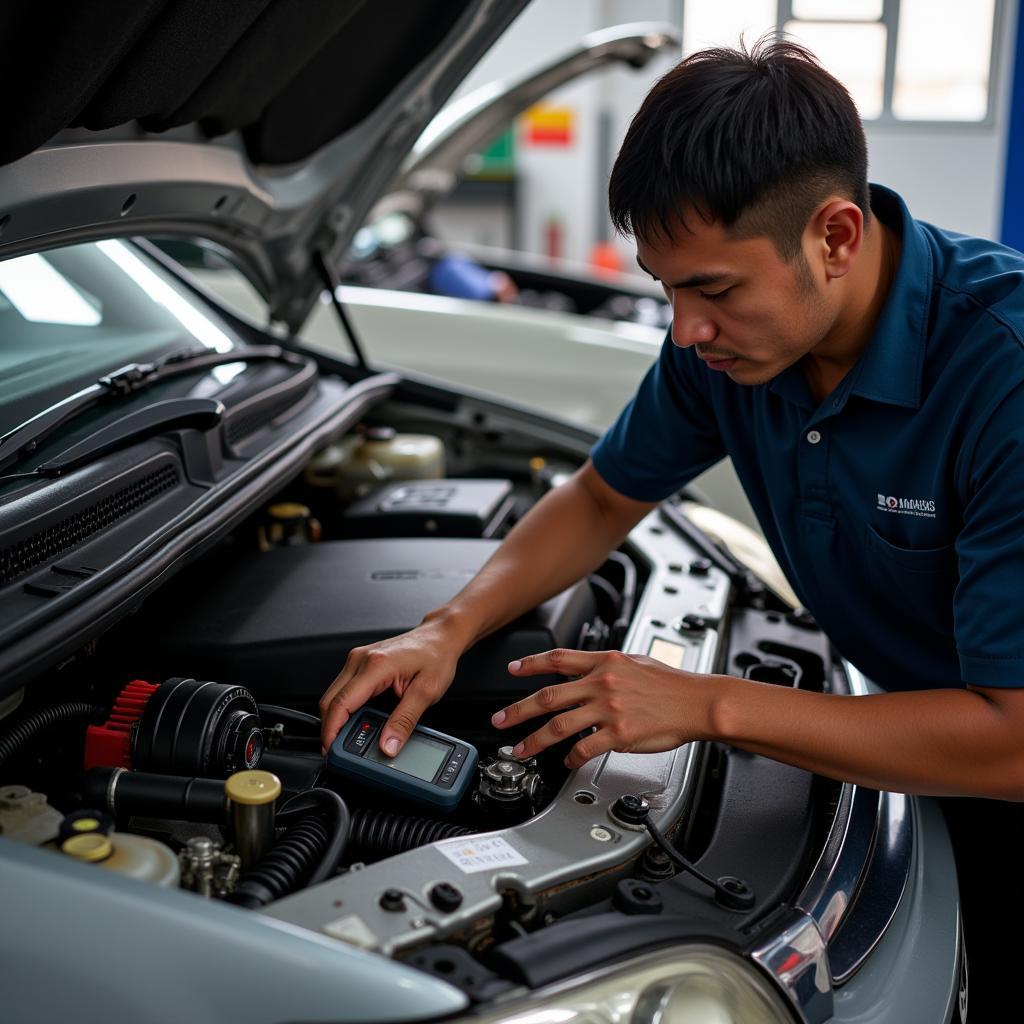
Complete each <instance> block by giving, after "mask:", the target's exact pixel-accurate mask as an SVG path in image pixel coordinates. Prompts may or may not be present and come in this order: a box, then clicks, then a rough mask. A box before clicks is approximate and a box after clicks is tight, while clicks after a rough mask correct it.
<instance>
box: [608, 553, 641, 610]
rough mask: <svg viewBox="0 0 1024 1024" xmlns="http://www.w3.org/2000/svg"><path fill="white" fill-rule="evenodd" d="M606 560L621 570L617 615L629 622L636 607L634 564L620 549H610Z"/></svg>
mask: <svg viewBox="0 0 1024 1024" xmlns="http://www.w3.org/2000/svg"><path fill="white" fill-rule="evenodd" d="M608 561H609V562H614V563H615V564H616V565H617V566H618V567H619V568H620V569H621V570H622V605H621V607H620V608H619V616H620V618H622V619H625V620H626V621H627V622H629V621H630V620H631V619H632V618H633V609H634V608H635V607H636V565H635V564H634V563H633V559H632V558H630V557H629V555H624V554H623V553H622V552H621V551H612V552H611V553H610V554H609V555H608Z"/></svg>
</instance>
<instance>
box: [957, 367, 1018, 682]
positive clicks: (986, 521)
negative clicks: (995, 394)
mask: <svg viewBox="0 0 1024 1024" xmlns="http://www.w3.org/2000/svg"><path fill="white" fill-rule="evenodd" d="M969 487H970V491H969V498H968V501H967V503H966V505H965V507H964V524H963V528H962V529H961V531H960V533H959V535H958V537H957V541H956V552H957V561H958V566H959V571H960V580H959V582H958V584H957V587H956V592H955V596H954V599H953V614H954V623H955V627H954V628H955V635H956V643H957V650H958V652H959V656H960V671H961V675H962V677H963V680H964V682H966V683H970V684H973V685H975V686H1024V388H1022V387H1018V388H1016V389H1015V390H1014V391H1013V392H1011V393H1010V394H1009V396H1007V397H1006V398H1004V399H1003V401H1002V402H1001V403H1000V405H999V406H998V407H997V409H996V410H995V412H994V414H993V415H992V416H991V417H989V418H988V419H987V422H986V423H985V426H984V427H983V428H982V430H981V432H980V433H979V435H978V439H977V443H976V444H975V445H974V446H973V455H972V459H971V463H970V476H969Z"/></svg>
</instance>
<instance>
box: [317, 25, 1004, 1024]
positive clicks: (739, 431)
mask: <svg viewBox="0 0 1024 1024" xmlns="http://www.w3.org/2000/svg"><path fill="white" fill-rule="evenodd" d="M609 198H610V209H611V216H612V221H613V223H614V225H615V226H616V228H618V229H619V230H620V231H622V232H624V233H627V234H630V235H632V236H633V237H634V238H635V241H636V246H637V262H638V263H639V264H640V266H641V267H642V269H644V270H645V271H646V272H648V273H650V274H651V275H652V276H653V277H654V278H655V279H657V280H659V281H660V282H662V283H663V285H664V286H665V289H666V292H667V294H668V296H669V299H670V301H671V303H672V309H673V322H672V326H671V329H670V337H669V338H667V339H666V342H665V344H664V346H663V348H662V351H661V353H660V356H659V358H658V360H657V362H656V363H655V365H654V366H653V367H652V368H651V369H650V371H649V372H648V374H647V376H646V377H645V378H644V380H643V382H642V383H641V385H640V387H639V390H638V392H637V394H636V396H635V397H634V398H633V400H632V401H631V402H630V404H629V405H628V406H627V407H626V409H625V410H624V411H623V412H622V414H621V415H620V417H619V419H618V421H617V422H616V423H615V424H614V425H613V426H612V427H611V429H610V430H609V431H608V432H607V433H606V434H605V436H604V437H603V438H602V439H601V440H600V441H599V442H598V443H597V445H595V447H594V449H593V450H592V452H591V460H590V461H588V462H587V463H586V464H585V465H584V466H583V468H582V469H580V470H579V472H577V473H576V474H575V476H574V477H573V478H572V479H571V480H570V482H568V483H567V484H565V485H564V486H562V487H559V488H557V489H555V490H554V491H552V492H551V493H549V494H548V495H546V496H545V497H544V498H543V500H541V501H540V502H538V503H537V505H536V506H535V507H534V508H533V509H532V510H531V512H530V513H529V514H528V515H527V516H525V517H524V518H523V520H522V521H521V522H520V523H519V524H518V525H517V526H516V527H515V529H514V530H513V531H512V532H511V533H510V534H509V536H508V538H507V539H506V540H505V541H504V543H503V544H502V546H501V548H500V549H499V550H498V551H497V552H496V553H495V554H494V556H493V557H492V558H491V560H490V561H489V562H488V563H487V565H486V566H485V567H484V568H483V569H482V570H481V571H480V573H479V574H478V575H477V576H476V577H475V579H473V580H472V581H471V582H470V583H469V584H468V585H467V586H466V587H465V589H464V590H463V591H462V592H461V593H460V594H458V595H457V596H456V597H455V598H454V599H453V600H452V601H451V602H449V603H448V604H447V605H445V606H444V607H442V608H439V609H437V610H436V611H434V612H432V613H431V614H430V615H428V616H427V617H426V618H425V619H424V621H423V623H422V624H421V625H420V626H418V627H417V628H416V629H414V630H412V631H411V632H409V633H406V634H404V635H402V636H399V637H396V638H393V639H390V640H386V641H383V642H381V643H377V644H373V645H371V646H369V647H364V648H360V649H357V650H354V651H353V652H352V653H351V654H350V655H349V657H348V659H347V661H346V662H345V665H344V668H343V669H342V672H341V674H340V675H339V676H338V677H337V679H336V680H335V681H334V683H333V684H332V685H331V686H330V688H329V689H328V690H327V692H326V693H325V694H324V697H323V700H322V701H321V712H322V716H323V732H322V739H323V742H324V744H325V745H327V744H329V743H330V741H331V740H332V739H333V738H334V736H335V735H336V734H337V732H338V730H339V728H340V727H341V725H342V724H343V723H344V722H345V721H346V719H347V717H348V715H349V714H350V713H351V712H352V711H353V710H355V709H356V708H358V707H360V706H361V705H362V704H364V703H365V702H366V701H367V700H368V699H369V698H370V697H372V696H373V695H374V694H377V693H380V692H382V691H383V690H385V689H387V688H388V687H389V686H390V687H393V689H394V690H395V692H396V693H397V694H398V695H399V697H400V701H399V704H398V706H397V708H396V710H395V711H394V712H393V713H392V715H391V717H390V719H389V722H388V725H387V726H386V728H385V729H384V730H383V731H382V737H381V743H382V746H383V748H384V751H385V753H389V754H393V753H394V752H395V751H396V750H397V749H399V747H400V745H401V744H402V743H403V742H404V740H405V739H406V737H408V735H409V733H410V731H411V729H412V728H413V726H414V725H415V723H416V722H417V721H418V719H419V717H420V715H421V714H422V713H423V712H424V710H425V709H426V708H427V707H428V706H429V705H431V704H432V703H434V702H435V701H437V700H438V699H439V698H440V697H441V696H442V694H443V693H444V692H445V690H446V689H447V687H448V685H449V684H450V682H451V679H452V677H453V675H454V671H455V665H456V661H457V658H458V656H459V655H460V654H461V653H462V652H463V651H465V650H466V649H467V648H468V647H469V646H470V645H471V644H472V643H473V642H474V641H476V640H477V639H479V638H480V637H482V636H485V635H486V634H488V633H489V632H491V631H493V630H495V629H497V628H499V627H500V626H502V625H504V624H505V623H507V622H509V621H511V620H512V619H514V618H516V617H517V616H519V615H520V614H523V613H525V612H526V611H528V610H529V609H532V608H534V607H536V606H537V605H538V604H540V603H541V602H542V601H544V600H545V599H547V598H548V597H550V596H551V595H553V594H555V593H557V592H559V591H561V590H563V589H564V588H565V587H567V586H569V585H570V584H572V583H573V582H575V581H576V580H578V579H580V578H582V577H583V576H585V575H586V574H587V573H589V572H591V571H593V570H594V569H595V568H596V567H597V566H599V565H600V564H601V563H602V561H603V560H604V559H605V556H606V554H607V553H608V552H609V551H610V550H611V549H612V548H614V547H615V546H616V545H618V544H619V543H620V542H621V541H622V540H623V538H624V537H625V536H626V534H627V533H628V532H629V530H630V528H631V527H633V526H634V524H636V523H637V522H638V521H639V520H640V519H641V518H642V517H643V516H645V515H646V514H647V513H648V512H649V511H650V510H651V509H653V508H655V507H656V505H657V503H659V502H660V501H662V500H663V499H665V498H667V497H668V496H670V495H672V494H674V493H675V492H676V491H678V490H679V488H680V487H682V486H683V485H684V484H686V483H687V482H688V481H689V480H691V479H692V478H694V477H695V476H697V474H699V473H700V472H702V471H703V470H705V469H706V468H708V467H709V466H711V465H712V464H714V463H716V462H718V461H719V460H720V459H722V458H723V457H725V456H726V455H729V456H731V458H732V460H733V462H734V464H735V467H736V471H737V473H738V475H739V478H740V480H741V482H742V483H743V486H744V488H745V490H746V493H747V495H748V497H749V499H750V502H751V504H752V506H753V508H754V510H755V512H756V513H757V516H758V519H759V522H760V523H761V526H762V529H763V531H764V533H765V536H766V537H767V539H768V541H769V543H770V544H771V547H772V549H773V551H774V552H775V555H776V557H777V559H778V561H779V563H780V564H781V566H782V568H783V570H784V572H785V574H786V576H787V577H788V579H789V581H790V582H791V584H792V585H793V588H794V590H795V591H796V593H797V594H798V595H799V597H800V599H801V600H802V601H803V602H804V604H805V605H806V607H807V608H808V609H809V610H810V611H811V612H812V613H813V615H814V616H815V618H816V619H817V621H818V623H819V624H820V625H821V627H822V628H823V629H824V630H825V632H826V633H827V634H828V635H829V637H830V638H831V640H832V641H833V642H834V644H835V645H836V647H837V649H838V650H839V651H840V652H842V654H843V655H844V656H845V657H846V658H848V659H849V660H850V661H852V662H853V664H855V665H856V666H857V667H858V668H860V669H861V670H862V671H863V672H864V673H865V674H866V675H867V676H868V677H869V678H871V679H873V680H874V681H875V682H877V683H878V684H879V685H880V686H881V687H883V689H884V690H885V691H887V692H884V693H881V694H875V695H871V696H867V697H845V696H839V695H833V694H822V693H812V692H807V691H801V690H794V689H787V688H784V687H780V686H772V685H770V684H766V683H759V682H754V681H751V680H745V679H738V678H733V677H730V676H719V675H695V674H692V673H689V672H685V671H681V670H678V669H673V668H669V667H667V666H665V665H663V664H661V663H659V662H656V661H654V660H652V659H650V658H647V657H641V656H636V655H626V654H622V653H620V652H598V653H594V652H582V651H564V650H558V651H548V652H546V653H538V654H536V655H533V656H531V657H527V658H524V659H523V660H522V661H516V662H513V663H512V664H511V665H510V666H509V671H510V672H511V673H512V674H513V675H517V676H523V677H529V676H533V675H540V674H546V673H558V674H561V675H563V676H566V677H570V681H566V682H564V683H562V684H561V685H558V686H549V687H545V688H543V689H541V690H539V691H538V692H536V693H535V694H534V695H533V696H531V697H528V698H526V699H524V700H522V701H520V702H518V703H516V704H513V705H512V706H510V707H506V708H504V709H502V710H499V711H498V712H497V713H496V714H495V715H494V718H493V723H494V725H495V726H496V727H498V728H499V729H504V728H507V727H509V726H512V725H519V724H520V723H522V722H524V721H526V720H529V719H532V718H534V717H536V716H538V715H542V714H548V713H551V712H560V713H559V714H557V715H556V716H555V717H552V718H550V719H549V720H547V721H546V722H545V723H544V724H543V725H541V726H540V727H539V728H538V729H537V730H536V731H535V732H533V733H532V734H531V735H530V736H529V737H528V738H527V739H525V740H524V741H523V742H522V743H520V744H519V745H518V746H517V747H516V752H517V753H521V754H523V755H526V756H529V755H534V754H536V753H537V752H538V751H540V750H543V749H544V748H546V747H548V746H550V745H551V744H553V743H555V742H557V741H559V740H562V739H564V738H566V737H570V736H573V735H575V734H578V733H581V732H584V731H586V730H588V729H591V728H592V729H593V731H592V732H590V733H589V734H587V735H585V736H584V738H583V739H581V740H580V741H579V742H577V743H576V744H575V745H574V746H573V747H572V749H571V751H570V753H569V755H568V758H567V764H568V765H569V766H570V767H578V766H580V765H582V764H583V763H584V762H585V761H587V760H589V759H590V758H593V757H596V756H598V755H600V754H602V753H604V752H606V751H608V750H619V751H641V752H642V751H657V750H665V749H669V748H672V747H675V746H678V745H679V744H681V743H686V742H688V741H691V740H717V741H722V742H726V743H730V744H733V745H735V746H736V747H740V748H743V749H745V750H748V751H751V752H753V753H756V754H762V755H765V756H767V757H771V758H775V759H777V760H780V761H784V762H786V763H788V764H791V765H796V766H798V767H800V768H804V769H807V770H808V771H812V772H818V773H820V774H823V775H827V776H829V777H831V778H834V779H840V780H843V781H847V782H852V783H857V784H862V785H865V786H870V787H872V788H877V789H883V790H892V791H898V792H906V793H915V794H923V795H936V796H941V797H956V798H957V799H955V800H946V801H944V807H945V809H946V812H947V816H948V820H949V821H950V825H951V831H952V834H953V837H954V845H955V849H956V854H957V859H958V869H959V873H960V881H961V890H962V893H961V898H962V901H963V907H964V916H965V920H966V928H967V948H968V950H969V951H970V952H971V970H972V976H971V1004H972V1011H971V1017H972V1019H985V1009H984V1007H983V1006H982V1005H979V1004H981V1003H982V1001H983V1000H984V999H986V998H995V997H996V996H997V994H998V991H999V989H1000V988H1001V987H1004V988H1005V987H1008V986H1009V984H1010V979H1012V978H1013V970H1014V969H1015V967H1016V964H1015V962H1014V959H1015V958H1013V950H1014V945H1015V943H1012V942H1010V941H1009V937H1008V935H1007V932H1006V930H1005V925H1006V924H1007V923H1009V922H1013V923H1014V924H1015V923H1016V921H1017V920H1019V919H1020V917H1021V916H1022V913H1024V899H1022V883H1021V874H1022V873H1021V871H1020V863H1021V855H1022V854H1024V842H1022V828H1021V823H1022V815H1021V809H1020V808H1019V807H1018V806H1017V805H1016V804H1015V803H1013V801H1021V800H1024V688H1022V687H1024V586H1022V584H1024V499H1022V495H1024V351H1022V341H1024V339H1022V332H1024V256H1022V255H1021V254H1019V253H1016V252H1014V251H1011V250H1009V249H1006V248H1004V247H1002V246H999V245H997V244H995V243H992V242H987V241H982V240H979V239H975V238H969V237H965V236H962V235H956V234H950V233H946V232H944V231H942V230H939V229H937V228H935V227H932V226H930V225H927V224H923V223H921V222H918V221H915V220H914V219H913V218H912V217H911V215H910V213H909V212H908V210H907V208H906V206H905V205H904V203H903V201H902V200H901V199H900V197H899V196H897V195H896V194H895V193H893V192H891V191H889V190H888V189H885V188H880V187H876V186H871V187H870V189H869V186H868V184H867V152H866V145H865V139H864V133H863V128H862V125H861V123H860V119H859V116H858V114H857V111H856V108H855V107H854V104H853V102H852V100H851V99H850V97H849V95H848V93H847V92H846V90H845V89H844V88H843V87H842V86H841V85H840V84H839V83H838V82H837V81H836V80H835V79H834V78H833V77H832V76H830V75H829V74H827V73H826V72H825V71H824V70H823V69H822V68H821V67H820V66H819V65H818V64H817V63H816V61H815V60H814V58H813V57H812V56H811V55H810V54H809V53H807V52H806V51H804V50H802V49H801V48H799V47H797V46H795V45H793V44H789V43H772V42H770V41H762V42H761V43H758V44H757V45H756V46H755V47H753V49H752V50H751V51H749V52H747V51H734V50H709V51H704V52H701V53H697V54H694V55H692V56H690V57H688V58H686V59H685V60H683V61H682V62H681V63H680V64H679V65H677V66H676V68H675V69H674V70H672V71H670V72H669V73H668V74H667V75H665V76H664V77H663V78H662V79H661V80H660V81H659V82H658V83H657V84H656V85H655V86H654V88H653V89H652V90H651V92H650V94H649V95H648V96H647V98H646V99H645V101H644V103H643V105H642V107H641V108H640V110H639V112H638V113H637V115H636V117H635V118H634V120H633V122H632V124H631V126H630V128H629V131H628V133H627V135H626V138H625V141H624V143H623V146H622V149H621V151H620V153H619V155H618V158H617V160H616V163H615V166H614V169H613V171H612V175H611V180H610V184H609ZM972 798H983V799H972ZM996 880H998V883H997V884H998V889H997V891H995V892H993V891H992V889H991V886H992V884H993V883H994V882H995V881H996ZM997 911H998V921H997V922H995V923H990V922H989V921H987V920H986V919H985V915H986V912H991V913H993V914H994V913H995V912H997ZM989 932H990V933H991V937H992V941H990V942H988V943H985V941H984V940H985V937H986V933H989ZM985 946H987V948H984V947H985ZM982 949H984V956H976V954H977V953H978V951H979V950H982ZM1011 965H1012V966H1011ZM983 971H984V973H983Z"/></svg>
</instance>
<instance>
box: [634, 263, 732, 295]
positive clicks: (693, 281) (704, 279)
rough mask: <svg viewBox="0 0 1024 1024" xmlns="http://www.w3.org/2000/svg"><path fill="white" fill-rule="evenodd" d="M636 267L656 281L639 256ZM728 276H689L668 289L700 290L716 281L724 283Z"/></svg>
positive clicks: (654, 275) (655, 276)
mask: <svg viewBox="0 0 1024 1024" xmlns="http://www.w3.org/2000/svg"><path fill="white" fill-rule="evenodd" d="M636 265H637V266H638V267H639V268H640V269H641V270H642V271H643V272H644V273H645V274H650V276H651V277H653V278H654V279H655V280H657V279H658V278H657V275H656V274H651V272H650V271H649V270H648V269H647V268H646V267H645V266H644V264H643V260H641V259H640V257H639V256H637V258H636ZM730 276H731V275H730V274H691V275H690V276H689V277H688V278H686V279H685V280H683V281H676V282H675V283H674V284H670V285H669V288H701V287H703V286H704V285H706V284H715V283H716V282H718V281H724V280H725V279H726V278H727V277H730Z"/></svg>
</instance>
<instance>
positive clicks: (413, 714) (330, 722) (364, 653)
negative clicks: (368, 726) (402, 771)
mask: <svg viewBox="0 0 1024 1024" xmlns="http://www.w3.org/2000/svg"><path fill="white" fill-rule="evenodd" d="M461 653H462V647H461V646H460V645H459V644H458V642H457V641H455V640H453V638H452V635H451V633H449V632H447V631H446V630H445V629H444V628H443V627H442V626H441V625H440V624H439V623H433V622H424V623H423V624H422V625H419V626H417V627H416V628H415V629H412V630H410V631H409V632H408V633H402V634H401V635H400V636H396V637H392V638H391V639H390V640H381V641H380V642H379V643H375V644H369V645H367V646H366V647H355V648H353V649H352V650H351V651H350V652H349V656H348V658H347V659H346V660H345V667H344V668H343V669H342V670H341V672H340V673H339V675H338V678H337V679H335V680H334V682H333V683H331V685H330V686H329V687H328V688H327V691H326V692H325V693H324V695H323V697H321V698H320V719H321V725H320V741H321V743H322V744H323V748H324V752H325V753H326V751H327V750H328V748H329V747H330V745H331V744H332V743H333V742H334V739H335V737H336V736H337V735H338V733H339V732H340V731H341V728H342V726H344V724H345V723H346V722H347V721H348V719H349V716H350V715H351V714H352V713H353V712H355V711H358V710H359V709H360V708H361V707H362V706H363V705H364V704H365V703H366V702H367V701H368V700H370V698H371V697H375V696H377V694H378V693H383V692H384V691H385V690H386V689H387V688H388V687H389V686H390V687H391V688H392V689H393V690H394V691H395V694H396V695H397V696H398V697H399V698H400V700H399V702H398V707H396V708H395V710H394V711H392V712H391V715H390V717H389V718H388V720H387V722H385V724H384V728H383V729H381V731H380V737H379V742H380V747H381V750H383V752H384V753H385V754H386V755H387V756H388V757H394V756H395V755H396V754H397V753H398V752H399V751H400V750H401V749H402V747H403V745H404V744H405V741H406V740H407V739H408V738H409V736H410V735H411V734H412V731H413V729H415V728H416V723H417V722H419V720H420V716H421V715H422V714H423V712H424V711H426V710H427V708H429V707H430V706H431V704H434V703H436V702H437V701H438V700H440V699H441V697H442V696H443V695H444V693H445V691H446V690H447V689H448V687H449V686H450V685H451V682H452V679H453V678H454V676H455V666H456V663H457V662H458V659H459V655H460V654H461Z"/></svg>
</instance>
